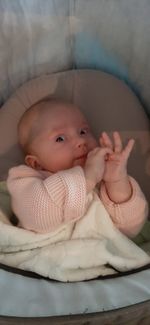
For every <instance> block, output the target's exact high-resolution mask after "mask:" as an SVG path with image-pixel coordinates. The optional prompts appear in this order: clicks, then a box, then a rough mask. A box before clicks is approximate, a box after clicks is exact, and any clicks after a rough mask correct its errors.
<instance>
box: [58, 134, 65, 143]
mask: <svg viewBox="0 0 150 325" xmlns="http://www.w3.org/2000/svg"><path fill="white" fill-rule="evenodd" d="M64 140H65V137H64V136H63V135H60V136H59V137H57V138H56V142H62V141H64Z"/></svg>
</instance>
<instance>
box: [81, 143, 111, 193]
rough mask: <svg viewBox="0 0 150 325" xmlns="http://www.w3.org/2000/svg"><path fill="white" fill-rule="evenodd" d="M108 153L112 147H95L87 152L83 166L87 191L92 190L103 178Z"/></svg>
mask: <svg viewBox="0 0 150 325" xmlns="http://www.w3.org/2000/svg"><path fill="white" fill-rule="evenodd" d="M108 154H112V149H111V148H109V147H106V148H100V147H97V148H95V149H93V150H92V151H90V152H89V154H88V156H87V160H86V163H85V166H84V173H85V178H86V182H87V188H88V191H90V190H92V189H93V188H94V187H95V186H96V184H97V183H99V182H100V181H101V179H102V178H103V173H104V169H105V159H106V156H107V155H108Z"/></svg>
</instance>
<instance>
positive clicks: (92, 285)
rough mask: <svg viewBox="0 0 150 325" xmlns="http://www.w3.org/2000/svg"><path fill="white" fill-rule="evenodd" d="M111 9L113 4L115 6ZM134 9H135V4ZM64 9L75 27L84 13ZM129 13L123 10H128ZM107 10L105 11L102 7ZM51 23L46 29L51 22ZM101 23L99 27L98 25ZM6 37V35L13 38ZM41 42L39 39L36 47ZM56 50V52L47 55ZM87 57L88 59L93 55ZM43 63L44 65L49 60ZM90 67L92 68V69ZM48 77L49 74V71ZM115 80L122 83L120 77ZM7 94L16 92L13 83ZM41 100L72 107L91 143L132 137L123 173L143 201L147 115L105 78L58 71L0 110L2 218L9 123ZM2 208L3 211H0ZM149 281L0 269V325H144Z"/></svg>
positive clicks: (11, 140)
mask: <svg viewBox="0 0 150 325" xmlns="http://www.w3.org/2000/svg"><path fill="white" fill-rule="evenodd" d="M113 2H114V3H116V1H113ZM143 2H144V1H143ZM11 3H12V2H11ZM20 3H21V2H20ZM33 3H34V2H33ZM42 3H43V2H42ZM50 3H51V8H50V7H49V10H50V11H53V5H52V2H51V1H50V2H49V4H50ZM92 3H94V6H95V9H94V7H93V5H92V10H93V11H92V12H93V17H97V15H96V11H97V10H102V3H103V1H94V2H92ZM117 3H118V2H117ZM122 3H123V2H122ZM137 3H139V2H138V1H137ZM55 4H56V8H57V10H58V12H59V14H60V10H61V15H62V17H63V15H64V12H63V10H64V8H66V3H65V1H63V5H61V6H60V2H59V4H58V3H57V1H56V3H55ZM69 4H70V7H69V9H70V17H71V18H70V26H76V27H77V24H75V20H74V21H73V16H72V15H71V14H72V13H73V12H74V13H75V12H76V13H77V12H78V9H79V8H80V9H81V13H82V15H83V16H82V18H83V20H84V18H85V16H86V12H84V14H83V12H82V9H83V7H82V6H83V4H79V2H78V1H70V2H69ZM84 5H85V3H84ZM22 6H23V4H22ZM48 6H49V5H48V3H47V7H48ZM76 6H77V7H76ZM103 6H104V7H103V12H104V11H105V9H106V4H104V3H103ZM143 6H144V4H143ZM129 7H130V5H128V6H126V8H124V9H126V10H127V9H128V10H129ZM17 8H20V7H19V1H18V7H17V2H16V6H15V5H12V4H11V5H10V3H9V1H8V3H7V6H6V8H5V6H4V5H3V6H2V9H3V11H5V10H6V11H8V9H9V10H10V11H11V12H13V14H14V13H15V11H16V10H17ZM29 8H30V9H31V12H30V14H33V12H34V11H35V10H36V9H37V11H36V14H37V15H38V14H39V12H40V6H39V7H38V6H37V7H36V5H35V3H34V5H33V6H32V8H31V6H30V4H29V3H28V6H27V7H26V9H27V17H28V16H30V14H29V11H30V10H29ZM56 8H55V9H56ZM98 8H99V9H98ZM109 8H110V9H111V7H110V6H109ZM117 8H119V7H117ZM19 10H20V9H18V15H19V17H20V12H21V11H19ZM86 10H87V11H88V12H90V10H91V4H90V2H87V4H86ZM118 10H119V9H118ZM128 12H129V11H128ZM41 15H42V14H41ZM78 15H79V12H78ZM118 15H119V12H118ZM79 16H80V15H79ZM118 17H119V16H118ZM34 18H35V17H34ZM57 18H58V17H57ZM59 19H60V16H59ZM6 21H7V19H6ZM56 21H57V19H56ZM92 21H93V20H92ZM63 22H64V21H63ZM101 22H102V20H101ZM52 23H54V21H53V19H52ZM93 24H94V22H93ZM103 24H104V25H105V23H104V22H103ZM64 30H65V29H63V30H62V31H61V32H60V30H59V32H60V33H63V32H64ZM9 32H10V33H11V32H12V34H13V32H14V31H9ZM51 35H52V34H51ZM13 36H14V34H13ZM56 36H57V35H55V37H56ZM81 36H83V35H82V34H80V37H79V38H78V43H76V46H78V50H79V49H81V50H82V53H84V49H85V48H84V49H83V44H84V45H85V44H86V41H87V39H86V38H84V42H83V43H82V42H81ZM42 39H43V38H42V37H41V38H40V41H41V40H42ZM82 40H83V38H82ZM94 48H95V45H94ZM75 49H77V47H76V48H75ZM75 49H74V53H75ZM58 50H59V48H58V49H56V51H55V52H57V51H58ZM86 50H87V48H86ZM15 51H16V50H15ZM58 52H59V51H58ZM89 54H90V52H89ZM43 57H44V53H43ZM51 58H52V55H51ZM59 58H60V57H59ZM94 58H95V59H96V56H95V57H94ZM76 59H77V60H78V62H80V63H81V64H78V65H77V67H78V68H81V67H82V68H85V67H86V68H89V67H90V68H91V66H90V64H89V61H86V60H84V62H83V61H82V55H81V52H80V51H78V52H76ZM109 59H110V58H109ZM37 60H38V59H37ZM45 60H46V58H45ZM50 61H51V62H52V60H50ZM54 61H55V60H54ZM109 61H110V60H109ZM91 62H92V59H91ZM8 64H9V62H8ZM23 67H24V66H23ZM74 67H75V65H70V66H67V69H72V68H74ZM92 67H94V64H93V65H92ZM95 67H96V68H104V67H103V66H99V64H98V63H97V64H96V66H95ZM109 67H110V66H109V65H108V69H105V68H104V69H103V70H106V71H108V72H111V73H113V72H114V71H113V69H112V70H111V71H110V69H109ZM113 68H114V65H113ZM61 69H62V68H61V67H60V65H59V64H58V62H57V69H56V70H57V71H59V70H61ZM16 71H17V69H16ZM49 72H53V68H52V66H51V67H50V69H49ZM17 73H18V72H17ZM43 73H45V70H44V68H43V69H40V65H39V70H38V75H40V74H43ZM114 74H117V73H114ZM22 76H23V74H22ZM35 76H36V73H35V74H33V75H32V78H33V77H35ZM119 77H122V75H120V76H119ZM32 78H31V77H30V76H29V75H28V76H27V78H24V79H26V80H29V79H32ZM124 79H125V78H124ZM21 83H23V78H22V81H21V79H20V81H18V86H19V85H21ZM133 88H134V87H133ZM7 89H9V94H11V93H12V88H11V87H10V85H9V84H8V87H7ZM15 89H17V81H16V85H15ZM145 89H146V88H145ZM3 90H4V95H2V96H1V98H2V99H3V100H6V98H7V97H8V94H7V91H6V88H5V87H4V89H3ZM141 93H142V91H141ZM146 96H147V94H145V98H146ZM45 97H46V98H47V97H50V98H52V97H59V98H61V99H67V100H69V101H73V102H74V103H75V104H77V105H78V106H79V107H80V108H81V110H83V112H84V113H85V115H86V116H87V118H88V119H89V121H90V124H91V126H92V129H93V130H94V132H95V135H96V136H98V134H99V133H100V132H102V131H103V130H106V131H108V132H110V134H111V132H112V131H114V130H119V131H120V132H121V135H122V137H123V140H124V142H126V141H127V139H128V138H129V137H133V138H135V140H136V144H135V147H134V149H133V152H132V155H131V158H130V160H129V168H128V170H129V174H131V175H133V177H135V178H136V179H137V180H138V181H139V183H140V185H141V187H142V189H143V191H144V193H145V196H146V197H147V199H148V201H149V184H150V182H149V181H150V156H149V153H150V132H149V131H150V128H149V118H148V115H147V113H146V112H145V111H144V109H143V107H142V105H141V104H140V101H139V100H138V99H137V97H136V96H135V95H134V93H133V92H132V91H131V90H130V89H129V87H127V86H126V84H125V83H124V82H122V81H120V80H119V79H118V78H115V77H114V76H112V75H110V74H107V73H104V72H101V71H96V70H88V69H87V70H69V71H66V72H58V73H50V74H48V75H46V74H44V75H42V76H41V77H38V78H35V79H32V80H30V81H28V82H27V83H25V84H24V85H23V86H22V87H21V88H19V89H18V90H16V91H15V93H14V94H13V95H12V96H11V97H10V99H9V100H8V101H6V103H5V104H4V105H3V107H2V108H1V111H0V179H1V181H2V183H1V191H0V204H1V210H2V209H3V210H2V212H3V211H4V212H6V213H8V214H9V213H10V210H9V207H10V204H9V197H8V194H7V191H6V189H5V183H3V182H4V181H5V179H6V177H7V172H8V169H9V168H10V167H11V166H14V165H18V164H20V163H22V162H23V157H22V154H21V152H20V150H19V147H18V144H17V132H16V126H17V122H18V120H19V118H20V116H21V115H22V113H23V112H24V111H25V110H26V109H27V108H28V107H30V106H31V105H32V104H34V103H35V102H37V101H38V100H40V99H42V98H45ZM6 201H7V202H6ZM5 202H6V204H4V203H5ZM0 218H1V220H2V218H4V220H3V221H5V215H4V214H3V213H2V214H1V217H0ZM146 230H147V229H144V232H143V233H142V235H141V236H138V238H137V243H138V244H140V245H142V246H143V247H144V248H146V249H147V250H149V245H150V244H149V240H150V233H149V230H148V231H146ZM149 278H150V270H149V269H148V268H145V269H144V268H143V269H142V270H140V271H138V272H131V274H130V272H128V273H127V274H123V275H120V276H119V277H116V276H112V277H109V278H104V279H103V278H99V279H93V280H90V281H85V282H77V283H61V282H57V281H52V280H50V279H44V278H41V277H38V275H35V274H32V273H30V272H23V271H20V270H16V269H13V268H9V267H7V266H4V265H1V269H0V296H1V300H0V315H1V317H0V324H4V322H8V324H19V323H21V322H22V323H24V324H34V323H37V324H38V322H40V323H41V322H42V324H48V323H52V324H57V323H59V324H82V323H83V322H88V323H89V324H113V323H114V324H123V323H128V324H129V323H131V324H138V323H139V322H140V323H143V324H144V322H145V324H146V322H147V321H148V319H150V308H149V307H150V281H149Z"/></svg>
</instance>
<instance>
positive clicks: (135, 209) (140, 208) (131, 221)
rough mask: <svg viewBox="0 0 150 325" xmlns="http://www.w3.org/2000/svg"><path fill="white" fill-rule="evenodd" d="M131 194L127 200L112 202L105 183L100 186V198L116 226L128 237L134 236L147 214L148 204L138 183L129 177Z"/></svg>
mask: <svg viewBox="0 0 150 325" xmlns="http://www.w3.org/2000/svg"><path fill="white" fill-rule="evenodd" d="M129 181H130V184H131V187H132V195H131V197H130V199H129V200H128V201H125V202H123V203H120V204H118V203H114V202H113V201H111V200H110V198H109V196H108V193H107V190H106V186H105V183H104V182H102V183H101V186H100V198H101V200H102V202H103V204H104V206H105V208H106V210H107V211H108V213H109V215H110V216H111V219H112V221H113V223H114V224H115V225H116V227H117V228H118V229H119V230H120V231H121V232H123V233H124V234H125V235H127V236H128V237H134V236H136V235H137V234H138V233H139V231H140V230H141V228H142V226H143V225H144V222H145V221H146V218H147V216H148V204H147V201H146V199H145V196H144V194H143V192H142V191H141V189H140V187H139V185H138V183H137V182H136V181H135V180H134V179H133V178H132V177H129Z"/></svg>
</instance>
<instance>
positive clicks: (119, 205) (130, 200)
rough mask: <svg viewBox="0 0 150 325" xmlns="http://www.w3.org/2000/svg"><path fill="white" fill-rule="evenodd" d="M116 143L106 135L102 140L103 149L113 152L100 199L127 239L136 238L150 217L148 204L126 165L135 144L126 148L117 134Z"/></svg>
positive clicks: (115, 135) (104, 177)
mask: <svg viewBox="0 0 150 325" xmlns="http://www.w3.org/2000/svg"><path fill="white" fill-rule="evenodd" d="M113 140H114V143H113V142H112V141H111V139H110V138H109V136H108V135H107V133H106V132H103V134H102V136H101V137H100V144H101V146H102V147H104V148H105V147H109V148H111V149H112V150H113V154H111V155H110V156H109V157H108V159H107V161H106V166H105V172H104V175H103V183H102V186H101V191H100V196H101V199H102V201H103V203H104V205H105V207H106V209H107V210H108V212H109V214H110V215H111V217H112V220H113V222H114V223H115V224H116V226H117V227H118V228H119V229H120V230H121V231H122V232H124V233H125V234H126V235H128V236H131V237H132V236H135V235H136V234H137V233H138V232H139V231H140V229H141V228H142V226H143V223H144V221H145V219H146V217H147V212H148V208H147V202H146V199H145V197H144V195H143V193H142V191H141V189H140V187H139V185H138V184H137V182H136V181H135V180H134V179H133V178H131V177H129V176H128V174H127V162H128V158H129V156H130V153H131V151H132V148H133V145H134V140H133V139H131V140H129V141H128V144H127V145H126V146H125V148H123V144H122V140H121V137H120V135H119V133H118V132H114V133H113Z"/></svg>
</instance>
